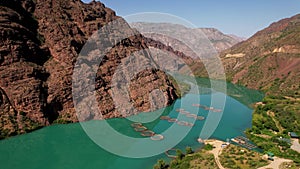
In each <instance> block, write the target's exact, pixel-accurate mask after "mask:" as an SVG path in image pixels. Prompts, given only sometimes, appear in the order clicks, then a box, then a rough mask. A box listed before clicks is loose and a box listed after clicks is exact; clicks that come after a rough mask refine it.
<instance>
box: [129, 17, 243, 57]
mask: <svg viewBox="0 0 300 169" xmlns="http://www.w3.org/2000/svg"><path fill="white" fill-rule="evenodd" d="M130 26H132V27H133V28H137V29H138V30H139V31H140V32H142V33H143V32H160V31H161V30H163V31H164V32H166V33H174V34H176V37H178V39H182V38H184V37H185V36H187V35H192V34H196V35H197V34H204V35H205V36H206V38H207V39H208V40H209V41H210V43H211V44H212V45H213V46H214V47H215V50H216V51H217V52H221V51H223V50H225V49H228V48H230V47H232V46H233V45H235V44H237V43H239V42H241V41H243V40H244V38H241V37H238V36H235V35H226V34H224V33H222V32H221V31H219V30H217V29H215V28H188V27H185V26H183V25H179V24H172V23H147V22H135V23H130ZM150 37H151V35H150ZM157 38H159V37H156V39H155V40H159V41H160V42H162V43H164V44H165V45H167V46H172V47H173V48H174V49H175V50H178V51H181V52H183V53H185V54H186V55H188V56H191V57H194V58H195V57H196V56H194V54H192V52H190V51H188V50H186V49H185V48H184V47H182V45H181V44H180V43H178V42H177V41H176V40H174V39H171V38H167V37H163V38H160V39H157ZM201 38H204V36H203V37H201ZM191 40H194V41H195V40H199V39H196V38H191ZM191 44H196V45H197V43H191Z"/></svg>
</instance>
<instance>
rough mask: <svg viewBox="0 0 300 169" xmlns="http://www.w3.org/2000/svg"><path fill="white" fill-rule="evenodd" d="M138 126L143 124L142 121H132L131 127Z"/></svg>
mask: <svg viewBox="0 0 300 169" xmlns="http://www.w3.org/2000/svg"><path fill="white" fill-rule="evenodd" d="M140 126H143V124H142V123H132V124H131V127H140Z"/></svg>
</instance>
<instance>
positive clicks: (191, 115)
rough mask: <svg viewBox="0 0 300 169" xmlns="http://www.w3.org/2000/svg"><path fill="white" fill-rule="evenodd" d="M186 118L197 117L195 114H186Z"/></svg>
mask: <svg viewBox="0 0 300 169" xmlns="http://www.w3.org/2000/svg"><path fill="white" fill-rule="evenodd" d="M186 117H190V118H197V115H196V114H187V115H186Z"/></svg>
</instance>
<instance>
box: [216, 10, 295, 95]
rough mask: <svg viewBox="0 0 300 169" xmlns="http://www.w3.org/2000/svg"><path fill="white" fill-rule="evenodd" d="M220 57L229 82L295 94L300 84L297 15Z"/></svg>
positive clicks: (259, 33) (265, 30) (272, 25)
mask: <svg viewBox="0 0 300 169" xmlns="http://www.w3.org/2000/svg"><path fill="white" fill-rule="evenodd" d="M221 57H222V61H223V63H224V66H225V69H226V72H227V76H228V79H229V80H230V81H233V82H234V83H241V84H243V85H245V86H248V87H250V88H255V89H261V90H264V91H266V92H268V93H291V94H294V93H295V92H297V91H299V81H300V15H296V16H293V17H291V18H287V19H283V20H281V21H278V22H276V23H273V24H271V25H270V26H269V27H268V28H266V29H264V30H262V31H259V32H258V33H256V34H255V35H254V36H253V37H251V38H249V39H248V40H246V41H244V42H241V43H239V44H237V45H235V46H233V47H232V48H230V49H228V50H226V51H224V52H223V53H222V54H221Z"/></svg>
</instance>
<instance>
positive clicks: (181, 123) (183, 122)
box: [177, 121, 188, 126]
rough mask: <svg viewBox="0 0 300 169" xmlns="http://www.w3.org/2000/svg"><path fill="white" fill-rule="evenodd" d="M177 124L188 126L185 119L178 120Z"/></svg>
mask: <svg viewBox="0 0 300 169" xmlns="http://www.w3.org/2000/svg"><path fill="white" fill-rule="evenodd" d="M177 124H178V125H180V126H188V122H186V121H178V122H177Z"/></svg>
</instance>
